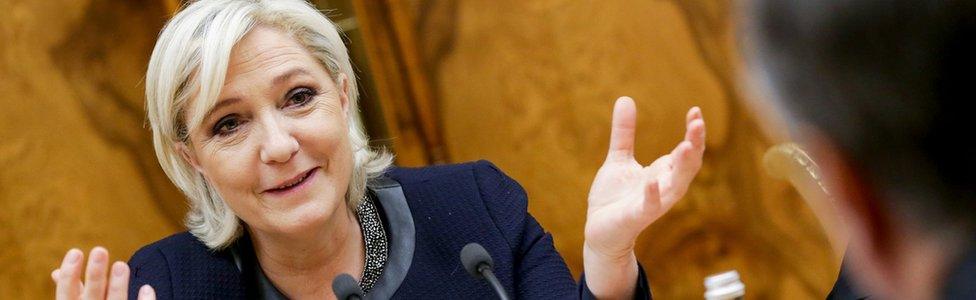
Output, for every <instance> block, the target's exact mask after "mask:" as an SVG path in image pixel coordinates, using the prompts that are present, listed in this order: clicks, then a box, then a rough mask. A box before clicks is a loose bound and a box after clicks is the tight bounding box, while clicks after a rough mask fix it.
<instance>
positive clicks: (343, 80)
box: [336, 72, 349, 116]
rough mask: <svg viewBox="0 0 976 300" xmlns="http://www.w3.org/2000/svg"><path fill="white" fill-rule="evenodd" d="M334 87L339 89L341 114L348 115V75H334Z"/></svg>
mask: <svg viewBox="0 0 976 300" xmlns="http://www.w3.org/2000/svg"><path fill="white" fill-rule="evenodd" d="M336 88H338V89H339V102H340V104H341V105H342V114H343V115H346V116H348V115H349V77H348V76H346V73H342V72H340V73H339V76H336Z"/></svg>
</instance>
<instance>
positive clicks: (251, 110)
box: [181, 26, 353, 234]
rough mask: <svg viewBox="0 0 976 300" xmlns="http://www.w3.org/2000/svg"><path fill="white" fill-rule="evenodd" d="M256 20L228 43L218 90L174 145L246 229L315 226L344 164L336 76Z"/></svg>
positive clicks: (343, 177) (345, 142)
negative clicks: (186, 136)
mask: <svg viewBox="0 0 976 300" xmlns="http://www.w3.org/2000/svg"><path fill="white" fill-rule="evenodd" d="M337 78H338V79H337V82H338V85H337V84H336V82H334V81H333V80H332V79H331V77H330V76H329V73H328V71H326V69H325V68H324V67H323V66H322V65H321V64H320V63H319V62H318V61H317V60H316V59H315V58H313V57H312V55H311V54H310V53H309V52H308V51H307V50H306V49H305V48H304V47H303V46H302V45H301V44H299V43H298V42H296V41H295V40H293V39H292V38H291V37H289V36H288V35H287V34H285V33H284V32H282V31H279V30H277V29H273V28H269V27H262V26H258V27H255V28H254V29H252V30H251V31H250V32H249V33H248V34H247V35H245V36H244V38H243V39H242V40H241V41H240V42H239V43H238V44H237V45H236V46H235V47H234V49H233V51H232V53H231V56H230V64H229V67H228V69H227V77H226V81H225V83H224V86H223V88H222V89H221V91H220V97H219V98H218V101H217V103H216V105H214V107H212V108H209V112H208V113H206V114H205V117H204V119H203V123H202V124H201V126H199V128H196V129H194V130H193V131H192V132H191V133H190V143H189V146H186V147H184V148H183V149H181V150H182V151H184V153H185V156H186V158H187V159H188V160H190V161H191V163H192V164H193V165H194V167H195V168H196V169H197V170H198V171H199V172H201V173H202V174H203V176H204V177H205V178H206V179H207V181H208V182H209V183H210V184H211V185H212V186H213V187H214V188H215V189H216V190H217V191H218V193H220V195H221V196H222V197H223V199H224V201H226V202H227V204H228V205H230V207H231V209H233V210H234V212H235V213H236V214H237V216H239V217H240V218H241V219H242V220H244V222H245V223H247V224H248V226H249V227H250V228H251V229H252V230H257V231H261V232H266V233H282V234H289V233H296V232H300V231H302V230H306V229H311V228H314V227H315V226H318V228H322V227H321V226H324V225H325V223H326V222H327V221H328V220H329V219H330V218H331V217H332V216H333V215H335V213H336V212H338V211H343V210H345V209H346V207H347V206H346V204H345V193H346V189H347V186H348V184H349V178H350V176H351V174H352V173H351V172H352V164H353V160H352V152H351V148H350V142H349V138H348V126H347V122H348V121H349V120H347V117H346V116H347V114H346V112H347V111H348V109H349V107H348V99H347V96H346V95H347V93H346V87H347V86H348V85H347V84H346V79H345V77H342V76H338V77H337Z"/></svg>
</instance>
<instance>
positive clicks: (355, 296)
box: [332, 273, 365, 300]
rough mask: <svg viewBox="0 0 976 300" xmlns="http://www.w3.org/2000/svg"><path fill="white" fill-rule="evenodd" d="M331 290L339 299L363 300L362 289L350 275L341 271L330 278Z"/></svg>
mask: <svg viewBox="0 0 976 300" xmlns="http://www.w3.org/2000/svg"><path fill="white" fill-rule="evenodd" d="M332 292H333V293H335V295H336V299H339V300H363V299H365V297H364V296H363V289H362V288H360V287H359V283H358V282H356V279H355V278H352V276H351V275H349V274H346V273H342V274H339V276H336V278H335V279H333V280H332Z"/></svg>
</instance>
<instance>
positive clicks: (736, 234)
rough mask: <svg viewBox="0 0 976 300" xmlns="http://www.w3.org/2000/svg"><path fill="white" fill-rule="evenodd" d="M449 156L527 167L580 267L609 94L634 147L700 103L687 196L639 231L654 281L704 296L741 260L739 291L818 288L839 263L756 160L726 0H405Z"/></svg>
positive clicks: (530, 187)
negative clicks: (631, 125)
mask: <svg viewBox="0 0 976 300" xmlns="http://www.w3.org/2000/svg"><path fill="white" fill-rule="evenodd" d="M412 7H414V8H415V10H414V14H415V15H416V24H417V25H416V30H417V31H418V32H419V34H417V35H416V36H417V37H418V39H419V41H418V45H420V47H424V48H423V49H420V51H422V52H423V53H425V55H426V57H425V60H426V62H427V64H428V65H427V69H428V70H429V72H430V73H431V74H430V78H431V79H432V81H433V83H432V85H433V86H434V90H435V96H436V98H437V100H436V106H437V107H436V111H438V112H439V115H438V116H439V118H440V120H441V126H442V127H443V129H442V132H443V133H444V143H445V147H446V149H447V150H448V154H449V155H448V157H450V158H451V159H452V160H453V161H467V160H476V159H489V160H491V161H493V162H495V163H496V164H498V165H499V166H500V167H501V168H502V169H503V170H505V171H506V172H507V173H508V174H509V175H511V176H512V177H514V178H515V179H516V180H518V181H519V182H521V183H522V184H523V185H524V186H525V188H526V190H527V191H528V193H529V198H530V202H529V203H530V204H529V209H530V211H531V212H532V213H533V214H534V215H535V216H536V217H537V218H538V219H539V220H540V222H541V223H542V224H543V225H544V226H545V227H546V228H547V229H549V230H550V231H552V233H553V234H554V236H555V240H556V243H557V247H558V249H559V250H560V252H561V253H562V254H563V256H564V257H565V258H566V259H567V262H568V263H569V265H570V267H571V268H572V269H573V271H574V272H575V273H576V274H579V271H581V269H582V262H581V245H582V242H583V240H582V231H583V224H584V217H585V207H586V195H587V191H588V188H589V184H590V182H591V180H592V178H593V175H594V174H595V173H596V170H597V168H598V167H599V166H600V164H601V163H602V159H603V157H604V156H605V151H606V147H607V145H606V144H607V140H608V137H609V123H610V111H611V108H612V103H613V100H614V99H615V98H616V97H618V96H621V95H628V96H632V97H633V98H635V99H636V101H637V105H638V110H639V115H638V125H639V129H638V142H637V148H638V149H637V150H638V151H637V153H638V159H639V160H642V161H644V162H648V163H649V162H650V160H653V159H655V158H656V157H658V156H660V155H662V154H665V153H666V152H667V151H669V150H670V148H671V147H673V146H674V145H675V144H676V143H677V142H678V141H679V140H680V138H681V137H682V133H683V116H684V112H685V111H686V110H687V109H688V108H689V107H690V106H692V105H698V106H701V107H702V109H703V111H704V115H705V120H706V122H707V126H708V147H709V148H708V150H707V152H706V155H705V160H706V161H705V165H704V167H703V169H702V171H701V174H700V175H699V176H698V178H697V179H696V181H695V183H694V185H693V186H692V187H691V190H690V191H689V193H688V196H687V197H686V198H685V199H684V200H683V201H682V202H681V203H680V204H678V205H677V206H676V207H675V208H674V209H673V210H672V211H671V212H670V213H669V214H668V215H667V216H665V217H664V218H662V219H661V220H659V221H658V222H657V223H655V224H654V225H653V226H652V227H651V228H650V230H648V231H647V232H646V234H645V235H644V236H643V237H642V238H641V240H640V243H639V245H638V252H639V253H638V255H639V258H640V260H641V262H642V263H643V264H644V266H645V268H646V270H647V271H648V272H649V273H648V274H649V277H650V282H651V285H652V288H653V289H654V293H655V295H656V296H660V297H661V298H663V299H694V298H700V297H702V293H703V291H704V288H703V286H702V279H703V278H704V277H705V276H707V275H708V274H711V273H716V272H720V271H724V270H727V269H737V270H738V271H739V272H740V273H742V274H743V276H744V282H745V284H746V286H747V291H748V292H747V294H748V295H749V298H787V299H803V298H814V299H815V298H822V297H823V296H824V295H826V293H827V292H828V291H829V289H830V286H831V285H832V283H833V281H834V279H835V276H836V271H837V264H836V262H835V261H834V259H833V256H832V253H831V250H830V248H829V246H828V244H827V240H826V238H825V237H824V234H823V232H822V229H821V228H820V227H819V226H818V224H817V222H816V220H815V218H814V216H813V215H812V213H811V212H810V211H809V209H808V208H807V207H806V206H805V204H804V202H803V201H802V200H801V199H800V198H799V196H798V195H797V194H796V192H795V191H794V190H793V189H792V188H791V187H790V186H789V185H788V184H787V183H785V182H783V181H779V180H775V179H773V178H771V177H769V176H767V175H766V174H765V172H764V171H763V169H762V162H761V158H762V154H763V153H764V151H765V150H766V148H767V147H769V146H770V145H771V141H769V140H767V139H766V138H764V137H763V136H762V134H761V133H760V131H759V130H758V129H757V127H756V125H755V124H754V122H753V121H752V120H751V118H750V117H749V114H748V113H747V112H746V111H745V109H743V107H742V105H743V103H742V101H741V99H740V96H739V94H738V92H737V91H736V88H735V87H736V84H735V80H736V79H735V78H734V75H735V72H736V69H737V68H736V64H737V61H736V59H735V57H736V56H735V55H736V54H735V50H734V40H733V38H734V37H733V36H732V33H733V30H732V24H731V23H730V15H731V12H730V10H731V9H732V5H731V3H730V2H729V1H724V0H723V1H713V0H672V1H639V0H633V1H559V0H538V1H515V0H503V1H478V0H457V1H424V0H417V1H413V6H412Z"/></svg>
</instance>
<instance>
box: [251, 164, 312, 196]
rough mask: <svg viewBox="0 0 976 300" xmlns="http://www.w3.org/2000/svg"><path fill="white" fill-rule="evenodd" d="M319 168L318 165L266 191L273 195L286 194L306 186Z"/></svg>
mask: <svg viewBox="0 0 976 300" xmlns="http://www.w3.org/2000/svg"><path fill="white" fill-rule="evenodd" d="M318 169H319V168H318V167H315V168H312V169H311V170H308V171H306V172H305V173H302V174H300V175H298V176H296V177H295V178H293V179H291V180H288V181H287V182H285V183H283V184H281V185H279V186H277V187H274V188H270V189H267V190H265V191H264V192H265V193H268V194H272V195H284V194H288V193H291V192H295V191H298V190H300V189H302V188H303V187H305V186H306V185H307V183H308V182H309V181H312V180H311V179H312V178H313V177H315V173H316V172H315V171H317V170H318Z"/></svg>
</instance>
